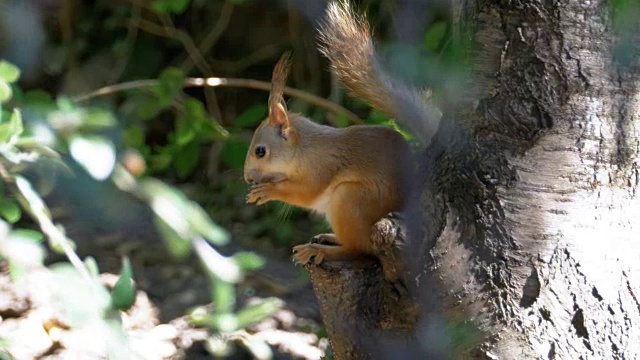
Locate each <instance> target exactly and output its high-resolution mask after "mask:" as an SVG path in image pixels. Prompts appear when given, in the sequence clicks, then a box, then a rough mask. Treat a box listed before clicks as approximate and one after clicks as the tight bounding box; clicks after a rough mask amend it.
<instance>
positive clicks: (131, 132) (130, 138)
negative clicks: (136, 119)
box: [122, 124, 145, 148]
mask: <svg viewBox="0 0 640 360" xmlns="http://www.w3.org/2000/svg"><path fill="white" fill-rule="evenodd" d="M144 139H145V134H144V131H143V130H142V127H141V126H140V125H135V124H132V125H129V126H128V127H127V128H126V129H124V131H123V132H122V142H123V143H124V144H125V145H126V146H127V147H132V148H140V147H141V146H144Z"/></svg>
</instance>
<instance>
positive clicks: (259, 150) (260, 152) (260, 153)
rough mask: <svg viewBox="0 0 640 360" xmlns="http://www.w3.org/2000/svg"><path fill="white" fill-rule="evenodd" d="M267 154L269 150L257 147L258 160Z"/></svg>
mask: <svg viewBox="0 0 640 360" xmlns="http://www.w3.org/2000/svg"><path fill="white" fill-rule="evenodd" d="M266 154H267V148H266V147H264V146H262V145H261V146H257V147H256V157H257V158H258V159H260V158H262V157H264V156H265V155H266Z"/></svg>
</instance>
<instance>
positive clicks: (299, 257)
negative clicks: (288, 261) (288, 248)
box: [293, 243, 325, 265]
mask: <svg viewBox="0 0 640 360" xmlns="http://www.w3.org/2000/svg"><path fill="white" fill-rule="evenodd" d="M324 256H325V252H324V249H322V245H320V244H313V243H312V244H303V245H298V246H294V247H293V261H294V262H295V263H296V264H298V265H306V264H308V263H309V262H311V259H312V258H313V262H314V263H315V264H316V265H320V264H321V263H322V260H324Z"/></svg>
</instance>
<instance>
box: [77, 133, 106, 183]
mask: <svg viewBox="0 0 640 360" xmlns="http://www.w3.org/2000/svg"><path fill="white" fill-rule="evenodd" d="M69 151H70V152H71V156H72V157H73V158H74V160H76V161H77V162H78V163H79V164H80V165H81V166H82V167H83V168H84V169H85V170H87V172H88V173H89V175H91V176H92V177H93V178H94V179H96V180H105V179H106V178H108V177H109V175H111V172H112V171H113V168H114V166H115V164H116V150H115V147H114V146H113V143H112V142H111V141H110V140H109V139H107V138H104V137H101V136H86V137H82V136H75V137H73V138H72V139H71V141H70V144H69Z"/></svg>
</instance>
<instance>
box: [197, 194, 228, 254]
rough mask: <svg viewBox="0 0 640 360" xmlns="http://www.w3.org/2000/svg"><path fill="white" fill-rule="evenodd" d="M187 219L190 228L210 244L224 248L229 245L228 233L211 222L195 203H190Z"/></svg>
mask: <svg viewBox="0 0 640 360" xmlns="http://www.w3.org/2000/svg"><path fill="white" fill-rule="evenodd" d="M187 218H188V219H189V225H190V226H191V228H192V229H193V230H194V231H195V232H197V233H199V234H201V235H202V236H203V237H204V238H205V239H207V240H208V241H209V242H210V243H212V244H214V245H218V246H224V245H226V244H228V243H229V233H228V232H227V231H226V230H225V229H224V228H222V227H220V226H218V225H216V224H214V223H213V221H211V218H210V217H209V215H207V213H206V212H205V211H204V209H202V208H201V207H200V205H198V204H197V203H195V202H191V205H190V206H189V209H188V214H187Z"/></svg>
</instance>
